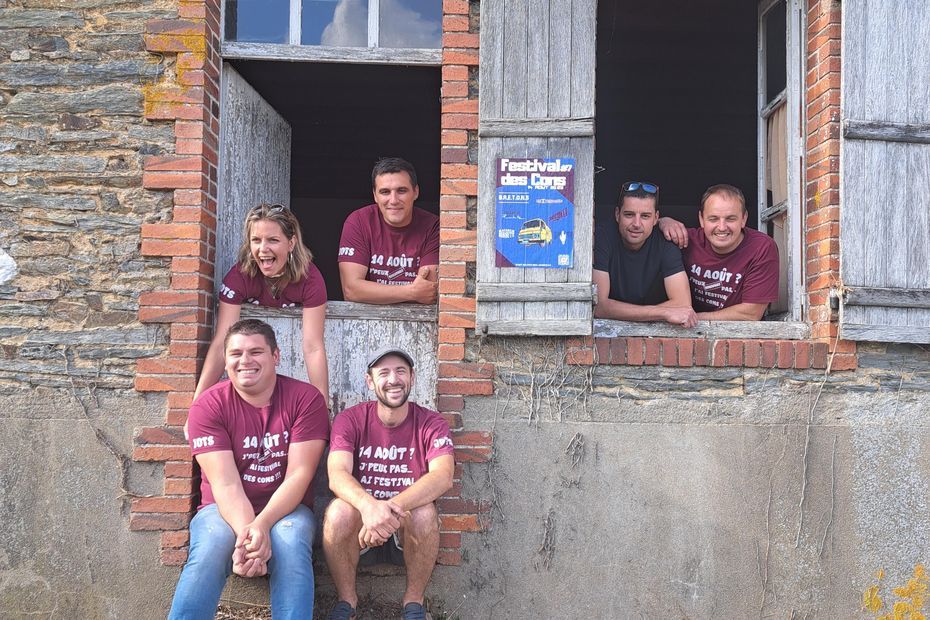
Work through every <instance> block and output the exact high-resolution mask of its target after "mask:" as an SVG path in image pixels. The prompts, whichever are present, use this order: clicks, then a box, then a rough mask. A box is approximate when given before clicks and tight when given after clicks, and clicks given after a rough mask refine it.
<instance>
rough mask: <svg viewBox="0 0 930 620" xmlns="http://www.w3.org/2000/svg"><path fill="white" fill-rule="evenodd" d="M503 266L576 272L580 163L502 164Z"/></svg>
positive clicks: (499, 244)
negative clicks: (576, 186) (577, 178)
mask: <svg viewBox="0 0 930 620" xmlns="http://www.w3.org/2000/svg"><path fill="white" fill-rule="evenodd" d="M495 199H496V207H497V219H496V221H497V227H496V234H497V244H496V247H497V256H496V260H495V264H496V265H497V266H498V267H543V268H552V269H570V268H571V267H572V262H573V260H574V247H575V160H574V159H572V158H568V157H557V158H554V159H553V158H547V159H543V158H523V159H509V158H504V157H502V158H499V159H498V160H497V191H496V193H495Z"/></svg>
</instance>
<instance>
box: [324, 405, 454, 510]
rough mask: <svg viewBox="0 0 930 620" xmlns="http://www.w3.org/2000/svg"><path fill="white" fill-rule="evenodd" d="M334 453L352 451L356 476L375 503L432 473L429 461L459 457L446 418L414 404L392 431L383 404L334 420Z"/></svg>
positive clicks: (361, 407)
mask: <svg viewBox="0 0 930 620" xmlns="http://www.w3.org/2000/svg"><path fill="white" fill-rule="evenodd" d="M329 450H330V452H332V451H341V452H352V453H353V454H354V455H355V456H354V459H353V460H354V465H353V467H352V475H353V476H354V477H355V479H356V480H358V481H359V483H360V484H361V485H362V487H364V489H365V490H366V491H367V492H368V493H369V494H370V495H371V496H372V497H374V498H375V499H390V498H392V497H394V496H395V495H397V494H398V493H400V492H401V491H403V490H404V489H406V488H407V487H409V486H411V485H412V484H413V483H414V482H416V481H417V480H419V479H420V478H421V477H422V476H423V475H424V474H426V473H428V472H429V462H430V461H432V460H433V459H435V458H436V457H438V456H443V455H444V454H453V453H454V452H455V450H454V447H453V445H452V436H451V434H450V433H449V425H448V424H447V423H446V421H445V419H443V417H442V416H441V415H439V414H438V413H436V412H435V411H431V410H429V409H427V408H425V407H421V406H420V405H418V404H416V403H410V408H409V409H408V411H407V417H406V418H405V419H404V421H403V422H401V423H400V424H399V425H398V426H395V427H393V428H389V427H387V426H385V425H384V423H382V422H381V418H379V417H378V402H377V401H373V400H372V401H368V402H367V403H359V404H358V405H355V406H354V407H349V408H348V409H346V410H345V411H343V412H342V413H340V414H339V415H337V416H336V418H335V419H334V420H333V433H332V438H331V441H330V448H329Z"/></svg>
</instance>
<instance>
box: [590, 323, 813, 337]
mask: <svg viewBox="0 0 930 620" xmlns="http://www.w3.org/2000/svg"><path fill="white" fill-rule="evenodd" d="M810 335H811V327H810V325H809V324H807V323H802V322H788V321H701V322H699V323H698V325H697V327H694V328H691V329H686V328H684V327H675V326H674V325H669V324H667V323H639V322H633V321H615V320H613V319H594V337H595V338H617V337H634V338H637V337H639V338H642V337H653V338H696V339H700V340H806V339H808V338H810Z"/></svg>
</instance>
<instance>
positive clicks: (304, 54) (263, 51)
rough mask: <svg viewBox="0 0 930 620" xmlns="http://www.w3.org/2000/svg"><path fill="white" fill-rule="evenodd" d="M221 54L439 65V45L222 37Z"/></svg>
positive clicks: (273, 58) (298, 59) (244, 57)
mask: <svg viewBox="0 0 930 620" xmlns="http://www.w3.org/2000/svg"><path fill="white" fill-rule="evenodd" d="M222 56H223V58H242V59H245V60H284V61H288V62H293V61H314V62H352V63H362V64H400V65H427V66H437V67H438V66H440V65H441V64H442V49H440V48H436V49H414V48H394V47H328V46H323V45H290V44H287V43H247V42H240V41H224V42H223V47H222Z"/></svg>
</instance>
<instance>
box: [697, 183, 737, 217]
mask: <svg viewBox="0 0 930 620" xmlns="http://www.w3.org/2000/svg"><path fill="white" fill-rule="evenodd" d="M718 194H719V195H720V196H723V197H725V198H730V199H732V200H738V201H739V204H740V206H741V207H743V213H746V198H745V197H744V196H743V192H741V191H740V189H739V188H738V187H736V186H735V185H730V184H728V183H718V184H717V185H711V186H710V187H708V188H707V190H706V191H705V192H704V195H703V196H701V213H704V204H705V203H706V202H707V201H708V200H709V199H710V197H711V196H715V195H718Z"/></svg>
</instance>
